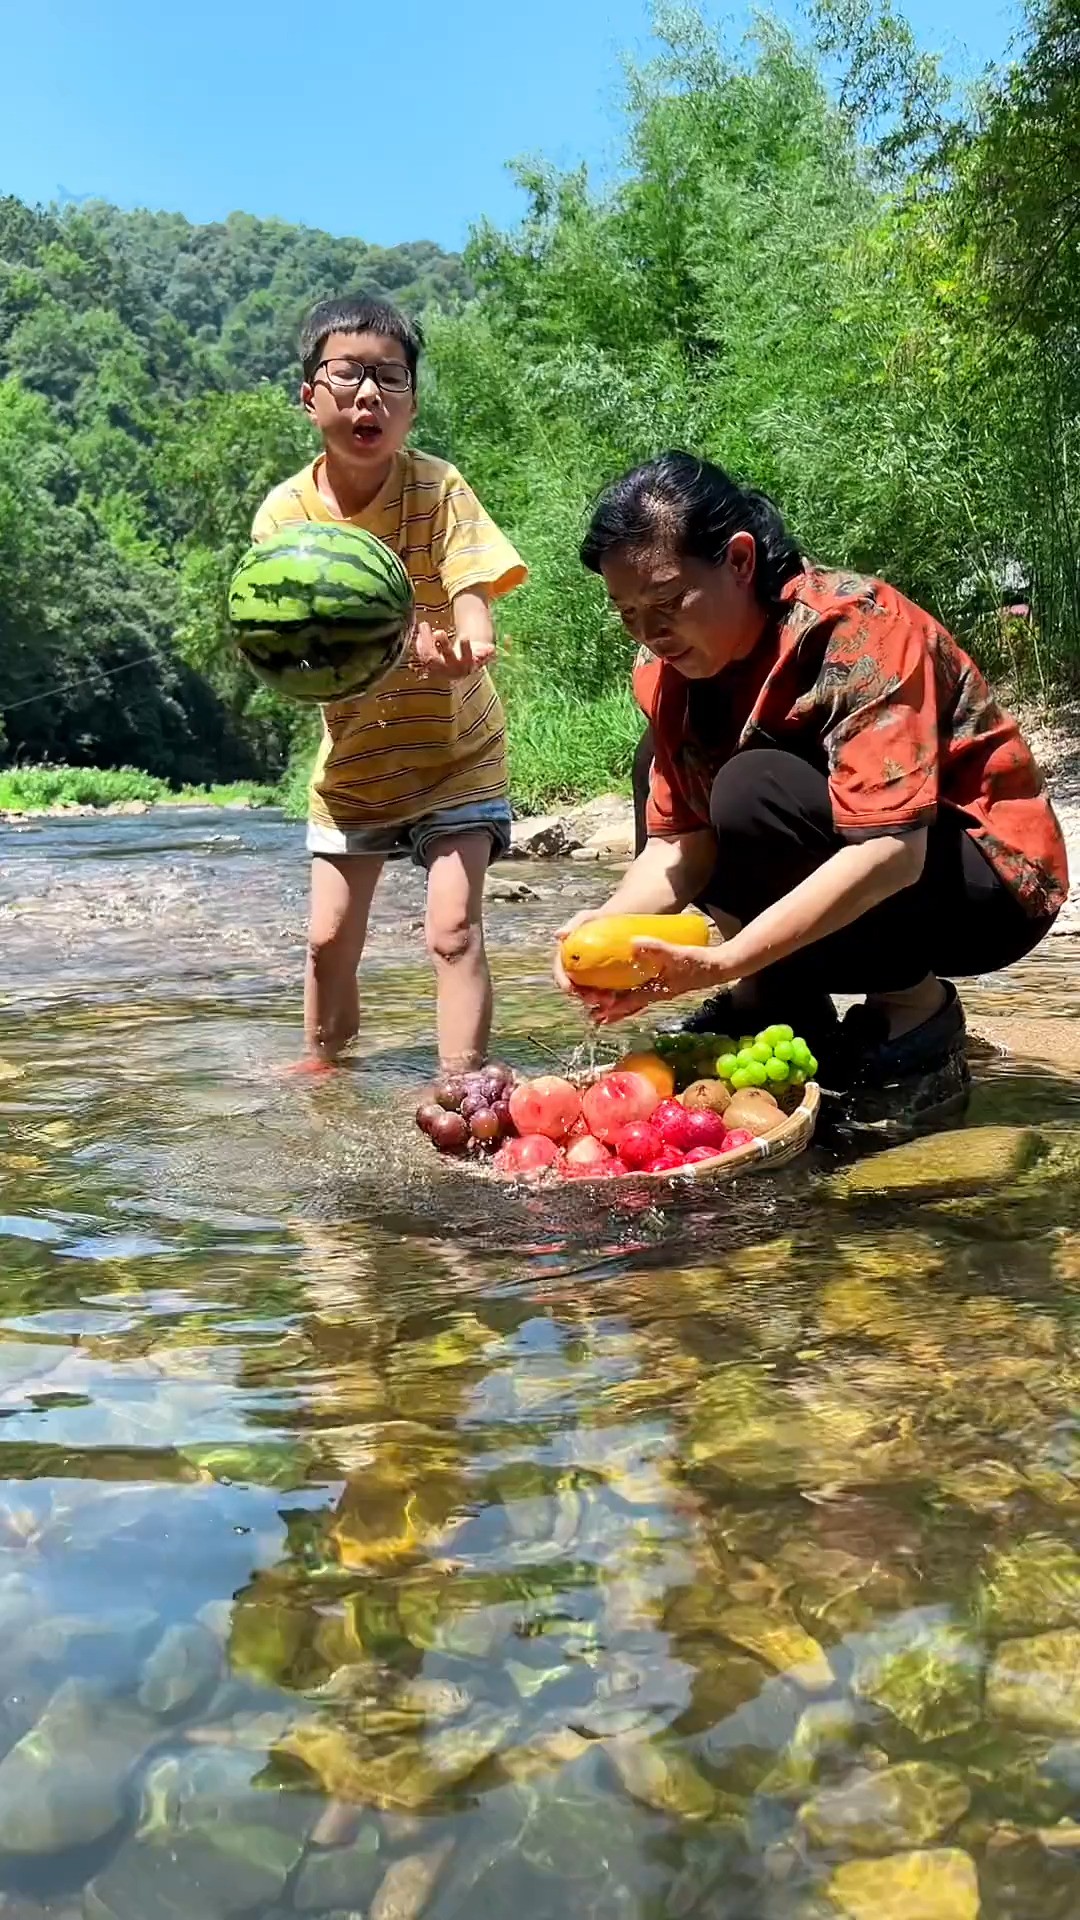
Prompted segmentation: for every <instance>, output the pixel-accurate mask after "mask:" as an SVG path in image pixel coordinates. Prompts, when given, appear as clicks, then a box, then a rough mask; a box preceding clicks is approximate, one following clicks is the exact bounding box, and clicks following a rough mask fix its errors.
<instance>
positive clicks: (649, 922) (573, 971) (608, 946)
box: [560, 913, 709, 992]
mask: <svg viewBox="0 0 1080 1920" xmlns="http://www.w3.org/2000/svg"><path fill="white" fill-rule="evenodd" d="M636 940H666V941H669V942H670V943H671V944H672V945H673V946H679V947H704V946H707V945H708V940H709V922H708V921H707V920H705V919H704V918H703V917H702V915H701V914H699V913H672V914H664V913H660V914H646V913H624V914H609V915H608V916H607V918H605V919H599V920H586V921H585V922H584V923H583V924H582V925H581V926H580V927H576V928H575V929H574V932H573V933H568V934H567V935H566V937H565V939H564V940H563V943H562V946H561V948H560V957H561V959H562V964H563V968H564V970H565V972H566V974H567V977H568V978H569V979H571V980H572V981H573V982H574V984H575V986H579V987H602V988H608V989H611V990H613V991H615V992H623V991H625V990H626V988H628V987H639V986H642V985H644V984H645V982H646V981H649V980H652V979H654V978H655V977H656V973H657V971H658V968H657V965H656V962H655V960H654V959H652V958H651V957H650V956H649V955H648V954H642V955H641V956H640V957H639V958H635V956H634V942H635V941H636Z"/></svg>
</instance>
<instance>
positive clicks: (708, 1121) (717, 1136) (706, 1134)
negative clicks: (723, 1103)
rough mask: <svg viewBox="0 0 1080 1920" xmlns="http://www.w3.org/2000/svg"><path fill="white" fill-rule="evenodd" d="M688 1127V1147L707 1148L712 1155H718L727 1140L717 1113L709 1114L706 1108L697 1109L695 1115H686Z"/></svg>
mask: <svg viewBox="0 0 1080 1920" xmlns="http://www.w3.org/2000/svg"><path fill="white" fill-rule="evenodd" d="M686 1118H687V1121H688V1122H689V1126H690V1130H691V1131H690V1145H691V1146H693V1147H709V1148H710V1149H711V1151H712V1152H713V1153H719V1152H720V1149H721V1147H722V1146H723V1144H724V1141H725V1140H726V1139H727V1128H726V1127H725V1125H724V1123H723V1121H722V1120H721V1118H720V1115H719V1114H718V1113H711V1112H710V1111H709V1109H708V1107H704V1108H699V1109H698V1111H697V1112H696V1113H688V1114H687V1116H686Z"/></svg>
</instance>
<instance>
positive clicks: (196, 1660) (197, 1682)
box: [139, 1621, 222, 1717]
mask: <svg viewBox="0 0 1080 1920" xmlns="http://www.w3.org/2000/svg"><path fill="white" fill-rule="evenodd" d="M221 1672H222V1664H221V1648H220V1646H219V1645H218V1642H217V1640H216V1639H215V1637H214V1635H213V1634H212V1633H211V1632H210V1629H209V1627H203V1626H200V1625H199V1624H198V1622H197V1621H183V1622H177V1623H176V1624H175V1625H173V1626H171V1627H166V1629H165V1632H164V1633H163V1634H162V1636H161V1639H160V1640H159V1641H158V1643H157V1646H156V1647H155V1648H154V1650H153V1652H152V1653H151V1654H150V1655H149V1656H148V1658H147V1660H146V1662H145V1663H144V1666H143V1670H142V1677H141V1680H140V1685H139V1705H140V1706H141V1707H145V1708H146V1711H147V1712H148V1713H157V1714H160V1715H162V1716H163V1717H164V1716H166V1715H170V1714H174V1713H182V1712H183V1711H184V1710H185V1708H189V1707H196V1706H198V1705H199V1703H200V1702H201V1701H204V1700H206V1699H208V1698H209V1696H210V1694H211V1693H212V1692H213V1689H214V1688H215V1687H216V1685H217V1683H218V1680H219V1679H220V1677H221Z"/></svg>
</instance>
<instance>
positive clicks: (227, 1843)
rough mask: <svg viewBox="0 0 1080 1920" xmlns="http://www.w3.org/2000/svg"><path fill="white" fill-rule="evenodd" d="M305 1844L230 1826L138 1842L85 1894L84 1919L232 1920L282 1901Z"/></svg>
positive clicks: (268, 1831) (273, 1831) (273, 1832)
mask: <svg viewBox="0 0 1080 1920" xmlns="http://www.w3.org/2000/svg"><path fill="white" fill-rule="evenodd" d="M302 1846H303V1842H302V1840H301V1839H300V1838H299V1836H297V1835H296V1834H290V1833H286V1832H282V1831H281V1830H280V1829H277V1828H274V1827H268V1826H242V1825H234V1824H233V1823H231V1822H228V1823H225V1822H223V1823H222V1824H220V1825H218V1826H215V1827H203V1828H201V1829H199V1830H198V1831H197V1832H188V1833H179V1834H172V1835H164V1834H163V1835H161V1836H159V1837H157V1838H155V1839H135V1840H131V1841H129V1842H128V1844H127V1846H125V1847H121V1849H120V1851H119V1853H118V1854H117V1855H116V1856H115V1858H114V1859H113V1860H111V1861H110V1862H109V1865H108V1866H107V1867H106V1868H105V1870H104V1872H103V1873H101V1874H99V1875H98V1877H97V1879H95V1880H92V1881H91V1883H90V1885H89V1886H88V1887H87V1889H86V1893H85V1895H84V1900H83V1911H84V1914H85V1920H231V1916H232V1915H233V1914H241V1913H247V1912H249V1911H250V1910H255V1911H257V1912H258V1911H261V1910H263V1909H265V1908H266V1907H268V1906H269V1905H270V1903H271V1902H272V1901H275V1900H277V1899H279V1898H280V1896H281V1894H282V1892H283V1891H284V1888H285V1884H286V1882H287V1880H288V1878H289V1875H290V1874H291V1872H292V1871H293V1868H294V1867H295V1866H296V1863H297V1861H298V1859H299V1858H300V1853H301V1851H302Z"/></svg>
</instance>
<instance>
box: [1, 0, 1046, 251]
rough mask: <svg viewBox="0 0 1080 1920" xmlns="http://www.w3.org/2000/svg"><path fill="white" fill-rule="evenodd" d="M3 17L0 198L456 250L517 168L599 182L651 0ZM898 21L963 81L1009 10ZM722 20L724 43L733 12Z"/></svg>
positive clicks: (58, 0)
mask: <svg viewBox="0 0 1080 1920" xmlns="http://www.w3.org/2000/svg"><path fill="white" fill-rule="evenodd" d="M793 6H794V0H782V4H781V5H780V6H779V8H778V10H779V11H782V12H784V13H786V14H788V15H790V14H791V13H792V10H793ZM0 11H2V13H3V47H4V65H5V85H4V110H3V115H2V117H0V192H4V193H15V194H18V195H19V196H20V197H21V198H23V199H26V200H30V201H39V200H50V199H53V198H54V197H56V196H57V195H58V193H59V192H60V191H61V190H62V189H66V190H68V191H69V192H71V193H75V194H84V193H92V194H97V195H100V196H101V197H103V198H105V199H109V200H114V201H116V202H117V203H118V204H119V205H121V206H149V207H161V208H168V209H170V210H174V211H179V212H181V213H185V214H187V215H188V217H189V218H190V219H192V220H198V221H205V220H216V219H221V218H222V217H223V216H224V215H225V214H227V213H229V212H230V211H232V210H234V209H243V210H244V211H245V212H248V213H255V214H259V215H263V216H270V215H277V216H279V217H281V218H282V219H286V220H296V221H303V222H305V223H306V224H308V225H310V226H321V227H326V228H328V229H329V230H330V231H331V232H333V233H355V234H358V235H360V236H362V237H363V238H364V239H367V240H373V241H377V242H380V243H382V244H392V243H393V242H395V241H400V240H415V239H432V240H436V241H438V242H440V244H442V245H443V246H448V247H455V246H460V245H461V244H462V242H463V241H464V239H465V237H466V234H467V230H468V227H469V224H470V222H471V221H473V220H475V219H477V218H478V217H479V216H480V215H481V214H487V215H489V216H490V217H492V218H493V219H495V220H496V221H497V222H498V223H499V224H507V223H508V222H510V221H512V220H513V219H514V217H515V215H516V212H517V210H518V199H517V195H516V193H515V190H514V187H513V184H512V182H511V181H510V178H509V176H508V174H507V172H506V162H507V161H508V160H510V159H511V158H513V157H514V156H515V155H519V154H544V155H545V156H546V157H548V158H549V159H552V160H554V161H556V162H557V163H559V164H560V165H565V166H569V165H574V164H576V163H577V162H579V161H580V160H583V159H584V160H587V161H588V162H589V164H590V166H591V167H593V168H595V169H597V170H598V171H600V172H601V173H602V172H605V171H610V170H611V168H612V167H613V166H614V165H615V164H616V162H617V159H618V153H619V119H618V103H619V93H620V68H619V63H618V56H619V54H620V52H622V51H625V50H629V51H631V52H637V53H638V54H643V53H645V52H646V51H647V49H648V44H649V31H648V28H649V8H648V6H647V5H646V4H645V3H644V0H617V3H614V0H539V4H534V3H532V0H404V4H399V5H398V6H396V7H393V6H385V7H380V8H377V9H376V8H373V7H370V6H357V5H356V4H355V0H353V4H345V5H343V6H342V7H341V9H340V13H337V12H336V11H335V9H334V7H333V6H326V5H319V6H312V7H305V6H303V5H299V6H298V5H296V4H295V0H292V3H291V4H286V0H261V3H260V4H259V5H258V6H255V5H253V4H251V3H250V0H216V4H214V3H213V0H180V4H179V5H173V6H169V5H165V6H160V5H154V4H150V5H147V4H146V0H97V4H94V5H88V4H87V0H30V4H21V5H18V6H16V5H14V4H12V5H10V6H8V7H5V8H2V9H0ZM710 11H711V9H710ZM907 12H908V16H909V18H910V19H911V21H912V23H913V25H914V26H915V28H916V31H917V33H918V34H919V36H920V39H921V40H922V42H923V44H925V45H928V46H932V47H934V48H937V49H939V50H948V51H949V52H950V54H951V55H952V57H953V61H954V64H957V63H959V64H962V65H964V66H966V68H967V70H968V71H977V70H978V68H979V67H980V66H981V64H982V63H983V62H984V61H986V60H988V59H992V58H994V57H996V56H998V55H1000V54H1001V53H1002V51H1003V50H1004V49H1005V47H1006V45H1007V43H1008V41H1009V37H1010V34H1011V32H1012V31H1013V30H1014V28H1015V22H1016V17H1017V16H1016V9H1015V6H1014V5H1012V4H1010V3H1009V0H913V4H911V5H909V7H908V8H907ZM715 17H716V18H718V19H721V18H723V19H727V20H729V21H734V23H735V27H734V31H735V33H736V34H737V30H738V22H739V21H740V20H745V18H746V13H745V11H743V10H740V9H736V10H734V11H733V12H731V13H729V12H727V11H726V10H725V12H724V13H723V14H721V13H719V12H717V13H716V14H715ZM339 21H340V24H338V22H339Z"/></svg>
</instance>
